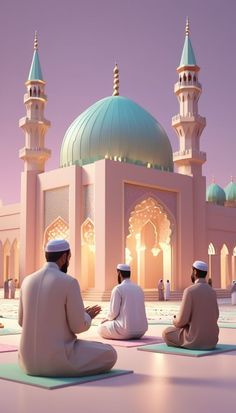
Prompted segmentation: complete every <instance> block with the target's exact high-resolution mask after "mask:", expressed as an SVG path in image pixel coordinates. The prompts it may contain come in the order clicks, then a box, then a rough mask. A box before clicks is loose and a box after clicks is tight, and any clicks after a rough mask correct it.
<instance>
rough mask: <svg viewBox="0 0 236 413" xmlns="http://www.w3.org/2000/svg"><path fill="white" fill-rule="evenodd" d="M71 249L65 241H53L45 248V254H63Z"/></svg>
mask: <svg viewBox="0 0 236 413" xmlns="http://www.w3.org/2000/svg"><path fill="white" fill-rule="evenodd" d="M69 249H70V244H69V242H67V241H66V240H65V239H52V240H51V241H48V243H47V245H46V246H45V252H61V251H68V250H69Z"/></svg>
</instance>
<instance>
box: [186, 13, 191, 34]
mask: <svg viewBox="0 0 236 413" xmlns="http://www.w3.org/2000/svg"><path fill="white" fill-rule="evenodd" d="M189 34H190V30H189V18H188V17H187V18H186V26H185V35H186V36H189Z"/></svg>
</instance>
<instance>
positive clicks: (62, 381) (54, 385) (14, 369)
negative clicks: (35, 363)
mask: <svg viewBox="0 0 236 413" xmlns="http://www.w3.org/2000/svg"><path fill="white" fill-rule="evenodd" d="M130 373H133V371H132V370H118V369H113V370H110V371H108V372H107V373H101V374H96V375H91V376H84V377H38V376H28V375H27V374H25V373H24V372H23V371H22V370H21V368H20V367H19V366H18V364H17V363H14V364H12V363H11V364H0V379H4V380H10V381H15V382H18V383H23V384H29V385H31V386H36V387H42V388H44V389H48V390H52V389H59V388H61V387H67V386H74V385H76V384H83V383H89V382H91V381H96V380H102V379H110V378H112V377H117V376H122V375H124V374H130Z"/></svg>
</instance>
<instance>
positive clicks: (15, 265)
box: [9, 239, 19, 280]
mask: <svg viewBox="0 0 236 413" xmlns="http://www.w3.org/2000/svg"><path fill="white" fill-rule="evenodd" d="M9 269H10V275H11V277H12V278H14V279H16V278H17V279H18V280H19V242H18V240H17V239H15V240H14V242H13V244H12V246H11V249H10V263H9Z"/></svg>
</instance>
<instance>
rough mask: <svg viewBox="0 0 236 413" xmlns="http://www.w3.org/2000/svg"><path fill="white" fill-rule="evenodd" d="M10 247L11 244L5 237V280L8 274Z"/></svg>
mask: <svg viewBox="0 0 236 413" xmlns="http://www.w3.org/2000/svg"><path fill="white" fill-rule="evenodd" d="M10 249H11V245H10V242H9V240H8V239H7V240H6V242H5V243H4V245H3V279H4V281H5V280H7V279H8V278H9V276H10Z"/></svg>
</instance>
